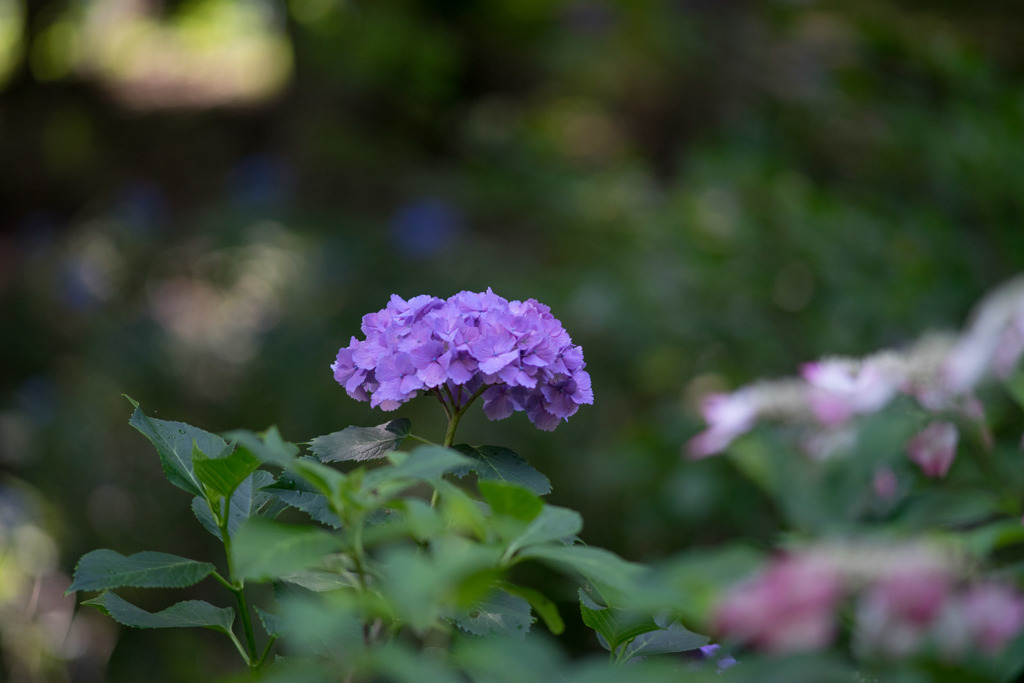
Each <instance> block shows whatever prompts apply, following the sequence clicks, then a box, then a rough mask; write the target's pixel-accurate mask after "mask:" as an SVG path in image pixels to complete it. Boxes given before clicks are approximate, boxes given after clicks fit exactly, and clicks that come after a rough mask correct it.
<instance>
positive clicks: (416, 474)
mask: <svg viewBox="0 0 1024 683" xmlns="http://www.w3.org/2000/svg"><path fill="white" fill-rule="evenodd" d="M403 456H404V459H403ZM393 457H394V458H395V460H397V461H398V462H397V464H394V465H392V464H387V465H383V466H381V467H378V468H376V469H374V470H372V471H370V472H367V473H366V479H365V480H364V482H363V488H364V489H367V490H370V489H374V488H377V487H380V486H382V485H384V484H388V483H392V482H399V481H434V480H436V479H440V478H441V476H442V475H444V474H446V473H448V472H451V471H453V470H456V469H458V468H459V467H462V466H464V465H466V464H467V463H469V462H470V460H469V458H467V457H466V456H464V455H461V454H460V453H458V452H457V451H454V450H452V449H451V448H442V447H441V446H419V447H417V448H416V449H414V450H413V451H412V452H411V453H409V454H408V456H405V454H404V453H395V454H393Z"/></svg>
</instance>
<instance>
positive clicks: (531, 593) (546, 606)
mask: <svg viewBox="0 0 1024 683" xmlns="http://www.w3.org/2000/svg"><path fill="white" fill-rule="evenodd" d="M500 586H501V589H502V590H503V591H505V592H507V593H511V594H512V595H518V596H519V597H521V598H523V599H524V600H526V601H527V602H528V603H530V607H532V608H533V609H534V611H535V612H537V614H538V616H540V618H541V619H543V620H544V625H545V626H547V627H548V630H549V631H551V633H552V634H554V635H556V636H557V635H561V634H562V632H563V631H564V630H565V622H563V621H562V615H560V614H559V613H558V606H557V605H556V604H555V603H554V601H552V600H550V599H548V597H547V596H545V595H544V594H543V593H541V592H540V591H535V590H533V589H532V588H526V587H525V586H517V585H515V584H511V583H505V582H504V581H503V582H501V584H500Z"/></svg>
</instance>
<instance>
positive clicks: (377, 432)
mask: <svg viewBox="0 0 1024 683" xmlns="http://www.w3.org/2000/svg"><path fill="white" fill-rule="evenodd" d="M410 429H411V423H410V422H409V420H407V419H406V418H399V419H397V420H392V421H391V422H386V423H384V424H382V425H377V426H376V427H346V428H345V429H343V430H341V431H340V432H334V433H333V434H327V435H326V436H318V437H316V438H314V439H312V440H311V441H310V442H309V445H310V448H311V449H312V451H313V454H314V455H315V456H316V457H317V459H318V460H320V462H338V461H343V460H354V461H357V462H360V461H364V460H377V459H380V458H383V457H384V456H386V455H387V454H388V453H390V452H391V451H393V450H395V449H396V448H398V447H399V446H400V445H402V441H404V440H405V437H407V436H409V432H410Z"/></svg>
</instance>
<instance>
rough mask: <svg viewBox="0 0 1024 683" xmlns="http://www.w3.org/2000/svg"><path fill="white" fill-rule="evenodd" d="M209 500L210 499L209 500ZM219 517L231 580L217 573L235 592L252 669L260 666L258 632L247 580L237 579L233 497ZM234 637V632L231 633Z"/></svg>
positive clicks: (218, 577) (221, 536) (225, 503)
mask: <svg viewBox="0 0 1024 683" xmlns="http://www.w3.org/2000/svg"><path fill="white" fill-rule="evenodd" d="M207 502H209V501H207ZM210 510H211V511H213V506H212V505H211V506H210ZM214 516H215V518H216V519H217V527H218V528H219V529H220V538H221V541H222V542H223V543H224V554H225V556H226V557H227V563H228V577H229V578H230V579H231V581H225V580H224V577H222V576H220V575H219V574H218V575H216V577H215V578H217V579H218V580H219V581H221V582H222V583H224V584H225V585H226V586H227V588H228V589H229V590H230V591H231V592H232V593H234V594H235V600H236V601H237V602H238V612H239V616H241V618H242V630H243V631H244V632H245V644H246V645H247V646H248V650H249V654H248V655H247V656H245V663H246V664H248V665H249V668H250V669H254V668H256V667H257V666H258V664H257V663H256V659H257V650H256V634H255V633H253V630H252V617H250V616H249V605H248V604H247V603H246V600H245V582H244V581H242V580H241V579H238V580H237V583H234V582H235V581H236V579H235V568H234V562H233V561H232V559H231V534H230V533H229V532H228V520H229V519H230V518H231V498H230V497H228V498H225V499H224V512H223V514H220V515H217V514H216V513H214ZM231 637H232V638H233V639H234V637H235V636H234V634H231Z"/></svg>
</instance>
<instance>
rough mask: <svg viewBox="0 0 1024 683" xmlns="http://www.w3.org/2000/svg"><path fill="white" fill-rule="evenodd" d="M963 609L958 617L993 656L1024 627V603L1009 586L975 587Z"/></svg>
mask: <svg viewBox="0 0 1024 683" xmlns="http://www.w3.org/2000/svg"><path fill="white" fill-rule="evenodd" d="M959 607H960V609H959V614H958V615H957V616H959V617H960V619H962V620H963V622H964V623H965V624H966V625H967V629H968V632H969V633H970V634H971V635H972V636H973V640H974V643H975V645H976V646H977V647H978V648H979V649H981V650H984V651H985V652H988V653H990V654H994V653H997V652H1000V651H1001V650H1002V649H1003V648H1004V647H1006V645H1007V643H1008V642H1009V641H1010V640H1011V639H1012V638H1014V637H1015V636H1016V635H1017V634H1018V633H1020V631H1021V628H1024V600H1022V599H1021V596H1020V594H1019V593H1017V591H1015V590H1013V589H1012V588H1009V587H1007V586H1002V585H999V584H996V583H987V584H981V585H977V586H973V587H971V588H969V589H968V590H967V592H966V593H965V594H964V595H963V597H962V599H961V600H960V601H959Z"/></svg>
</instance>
